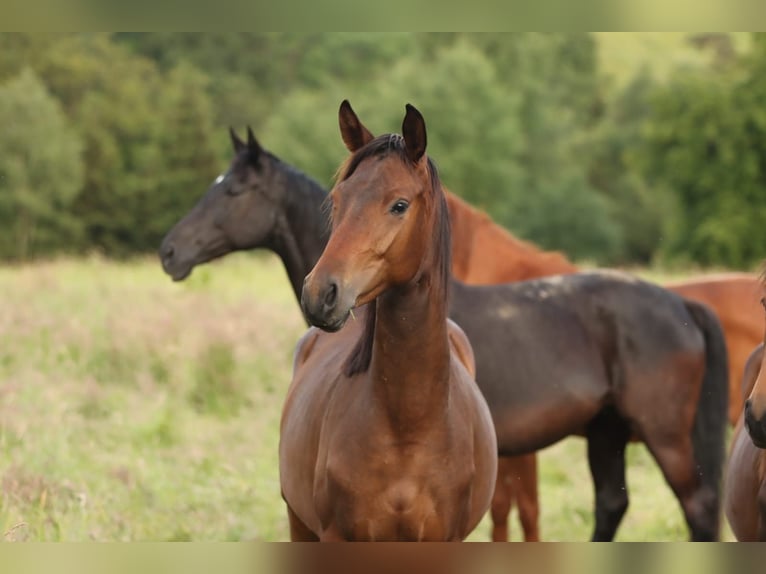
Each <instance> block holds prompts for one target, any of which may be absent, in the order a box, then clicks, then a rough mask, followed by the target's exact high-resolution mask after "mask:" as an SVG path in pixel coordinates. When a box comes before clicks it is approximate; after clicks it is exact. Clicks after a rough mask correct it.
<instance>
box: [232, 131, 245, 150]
mask: <svg viewBox="0 0 766 574" xmlns="http://www.w3.org/2000/svg"><path fill="white" fill-rule="evenodd" d="M229 137H230V138H231V145H232V147H233V148H234V153H239V152H241V151H242V149H243V148H244V147H245V142H243V141H242V140H241V139H239V136H238V135H237V132H235V131H234V128H233V127H231V126H229Z"/></svg>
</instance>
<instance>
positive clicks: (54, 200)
mask: <svg viewBox="0 0 766 574" xmlns="http://www.w3.org/2000/svg"><path fill="white" fill-rule="evenodd" d="M0 125H2V126H3V128H2V137H0V226H1V227H2V229H3V233H2V234H0V256H1V257H4V258H19V259H24V258H26V257H28V256H33V255H40V254H43V253H49V252H51V251H55V250H57V249H58V248H59V247H60V246H61V245H64V244H66V242H67V241H71V239H72V238H73V237H75V236H76V235H77V232H78V231H79V226H78V221H77V220H76V219H75V218H73V217H69V216H67V213H66V212H67V209H68V207H69V206H70V205H71V203H72V201H73V200H74V198H75V195H76V194H77V192H78V191H79V189H80V185H81V182H82V163H81V160H80V150H81V143H80V140H79V138H78V137H77V134H76V133H75V132H74V130H73V129H72V128H71V127H70V125H69V122H68V121H67V119H66V117H65V116H64V113H63V112H62V110H61V106H60V105H59V103H58V102H57V101H56V100H55V99H54V98H52V97H51V95H50V94H49V93H48V91H47V89H46V88H45V85H44V84H43V83H42V82H41V81H40V79H39V78H38V76H37V75H36V74H35V73H34V72H33V71H31V70H29V69H26V70H24V71H22V72H21V73H20V74H19V75H18V76H16V77H14V78H13V79H11V80H10V81H8V82H7V83H6V84H4V85H2V86H0Z"/></svg>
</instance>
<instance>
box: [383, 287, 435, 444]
mask: <svg viewBox="0 0 766 574" xmlns="http://www.w3.org/2000/svg"><path fill="white" fill-rule="evenodd" d="M438 289H446V286H445V287H438V286H436V285H431V286H428V285H427V279H425V278H424V279H422V280H421V282H420V283H419V284H414V285H409V286H407V287H404V288H400V289H394V290H392V291H389V292H387V293H384V294H383V295H381V296H380V297H378V299H377V301H376V305H377V310H376V314H375V315H376V318H375V321H376V322H375V332H374V340H373V350H372V361H371V363H370V371H369V373H370V376H371V377H372V381H373V384H372V389H373V393H374V394H375V397H376V400H377V401H378V404H381V405H383V407H384V409H385V410H386V412H387V413H388V418H389V420H390V421H391V428H392V429H394V430H395V432H397V433H398V434H400V435H402V436H403V437H404V436H406V435H408V434H411V433H416V432H417V431H418V430H419V429H422V428H424V427H425V426H427V425H428V424H429V422H430V421H432V420H434V417H439V416H441V415H442V414H443V412H444V409H445V408H446V403H447V400H448V397H449V377H450V348H449V341H448V333H447V305H446V298H445V297H442V296H440V295H439V294H437V293H436V292H435V290H438Z"/></svg>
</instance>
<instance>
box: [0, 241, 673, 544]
mask: <svg viewBox="0 0 766 574" xmlns="http://www.w3.org/2000/svg"><path fill="white" fill-rule="evenodd" d="M0 297H1V298H2V301H3V311H2V313H0V496H1V497H2V498H1V500H0V536H2V537H3V539H5V540H42V541H83V540H110V541H111V540H142V541H145V540H217V541H220V540H286V539H287V537H288V530H287V521H286V517H285V511H284V504H283V502H282V500H281V497H280V493H279V476H278V469H277V445H278V440H279V417H280V412H281V407H282V402H283V399H284V396H285V392H286V390H287V386H288V384H289V381H290V375H291V363H292V353H293V348H294V344H295V341H296V340H297V339H298V337H299V336H300V335H301V334H302V333H303V331H304V324H303V320H302V318H301V315H300V312H299V309H298V306H297V305H296V303H295V301H294V297H293V294H292V291H291V289H290V286H289V283H288V281H287V278H286V276H285V273H284V271H283V269H282V267H281V264H280V263H279V262H278V261H277V260H276V259H275V258H273V257H270V256H256V257H253V256H245V255H238V256H231V257H229V258H227V259H226V260H224V261H220V262H216V263H214V264H210V265H208V266H205V267H202V268H200V269H197V270H196V271H195V272H194V274H193V275H192V276H191V277H190V278H189V279H188V280H187V281H186V282H184V283H180V284H176V283H172V282H171V281H170V279H169V278H167V277H166V276H165V275H164V274H163V273H162V271H161V270H160V268H159V265H158V264H157V262H156V261H155V260H154V259H147V260H144V261H138V262H133V263H115V262H110V261H105V260H103V259H99V258H91V259H85V260H62V261H55V262H50V263H40V264H36V265H30V266H15V267H4V268H0ZM540 460H541V462H540V465H541V466H540V476H541V502H542V520H541V525H542V533H543V537H544V538H545V539H547V540H586V539H587V537H588V535H589V532H590V529H591V526H592V512H591V507H592V500H593V495H592V486H591V481H590V478H589V474H588V470H587V465H586V462H585V443H584V441H582V440H581V439H568V440H566V441H563V442H561V443H559V444H557V445H555V446H554V447H552V448H550V449H547V450H546V451H544V452H543V453H542V454H541V457H540ZM628 460H629V462H630V467H629V470H628V480H629V486H630V491H631V507H630V509H629V510H628V513H627V515H626V518H625V521H624V522H623V525H622V527H621V529H620V531H619V536H618V538H619V539H621V540H683V539H685V538H686V529H685V526H684V523H683V520H682V517H681V513H680V510H679V509H678V505H677V503H676V502H675V499H674V498H673V496H672V494H671V493H670V490H669V489H668V488H667V486H666V485H665V484H664V482H663V480H662V477H661V476H660V474H659V471H658V470H657V467H656V465H655V464H654V462H653V461H652V460H651V458H650V457H649V456H648V455H647V453H646V450H645V449H644V448H643V447H641V446H640V445H632V446H631V447H630V450H629V455H628ZM512 531H513V535H514V537H518V535H519V527H518V526H517V525H516V523H515V522H514V524H513V527H512ZM488 533H489V523H488V521H487V520H486V519H485V521H484V522H483V523H482V525H481V526H480V527H479V528H478V529H477V530H476V531H475V532H474V533H473V534H472V536H471V539H472V540H486V539H487V535H488Z"/></svg>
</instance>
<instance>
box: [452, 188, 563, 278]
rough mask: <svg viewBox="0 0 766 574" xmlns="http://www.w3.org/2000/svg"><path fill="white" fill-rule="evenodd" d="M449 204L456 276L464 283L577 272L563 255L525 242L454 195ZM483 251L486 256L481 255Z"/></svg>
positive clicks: (454, 273) (454, 272)
mask: <svg viewBox="0 0 766 574" xmlns="http://www.w3.org/2000/svg"><path fill="white" fill-rule="evenodd" d="M447 202H448V204H449V209H450V220H451V221H452V239H453V241H452V261H453V275H454V276H455V277H456V278H457V279H459V280H460V281H464V282H466V283H469V284H492V283H506V282H511V281H524V280H528V279H536V278H538V277H545V276H548V275H558V274H566V273H575V272H577V270H578V269H577V267H576V266H575V265H574V264H573V263H572V262H571V261H569V260H568V259H567V258H566V257H565V256H564V255H563V254H561V253H559V252H558V251H543V250H542V249H540V248H538V247H537V246H536V245H533V244H532V243H529V242H527V241H522V240H521V239H519V238H518V237H516V236H514V235H513V234H511V233H510V232H509V231H508V230H507V229H505V228H504V227H501V226H500V225H498V224H497V223H495V222H494V221H492V219H491V218H490V217H489V216H488V215H487V214H486V213H484V212H482V211H479V210H478V209H476V208H474V207H473V206H471V205H469V204H468V203H466V202H465V201H463V200H462V199H460V198H459V197H457V196H455V195H454V194H450V193H448V194H447ZM479 249H480V250H482V251H485V250H486V252H485V253H481V252H477V251H478V250H479ZM490 249H491V252H490V251H489V250H490Z"/></svg>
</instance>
